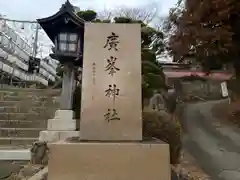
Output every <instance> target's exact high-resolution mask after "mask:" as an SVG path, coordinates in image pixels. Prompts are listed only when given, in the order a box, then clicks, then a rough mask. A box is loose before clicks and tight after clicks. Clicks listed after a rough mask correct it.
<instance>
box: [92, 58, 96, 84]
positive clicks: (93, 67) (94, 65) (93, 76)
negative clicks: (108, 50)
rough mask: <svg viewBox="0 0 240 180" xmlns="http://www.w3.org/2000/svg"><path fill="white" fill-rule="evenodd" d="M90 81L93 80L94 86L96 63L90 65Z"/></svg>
mask: <svg viewBox="0 0 240 180" xmlns="http://www.w3.org/2000/svg"><path fill="white" fill-rule="evenodd" d="M92 80H93V85H95V84H96V63H95V62H93V63H92Z"/></svg>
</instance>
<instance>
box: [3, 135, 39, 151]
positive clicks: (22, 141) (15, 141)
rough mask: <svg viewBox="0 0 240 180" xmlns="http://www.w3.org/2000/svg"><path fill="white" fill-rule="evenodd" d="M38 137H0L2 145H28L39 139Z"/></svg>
mask: <svg viewBox="0 0 240 180" xmlns="http://www.w3.org/2000/svg"><path fill="white" fill-rule="evenodd" d="M37 140H38V138H37V137H36V138H29V137H27V138H24V137H21V138H19V137H0V145H6V146H9V145H11V146H19V147H22V148H23V147H26V146H29V145H31V144H32V143H33V142H35V141H37Z"/></svg>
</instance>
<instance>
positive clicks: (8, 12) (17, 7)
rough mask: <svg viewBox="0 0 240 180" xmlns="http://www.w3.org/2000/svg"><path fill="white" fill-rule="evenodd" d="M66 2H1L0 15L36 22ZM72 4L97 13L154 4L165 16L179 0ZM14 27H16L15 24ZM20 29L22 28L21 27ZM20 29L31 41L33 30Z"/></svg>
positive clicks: (77, 0) (94, 0) (80, 0)
mask: <svg viewBox="0 0 240 180" xmlns="http://www.w3.org/2000/svg"><path fill="white" fill-rule="evenodd" d="M65 1H66V0H0V14H1V15H4V16H5V17H7V18H10V19H17V20H36V19H37V18H44V17H48V16H50V15H52V14H54V13H56V12H57V11H58V10H59V8H60V7H61V5H62V4H63V3H64V2H65ZM70 2H71V3H72V4H73V5H75V6H77V7H80V9H94V10H96V11H97V12H100V11H101V10H103V9H111V8H116V7H119V6H128V7H144V6H145V5H147V4H151V3H154V4H156V5H157V6H158V9H159V15H160V16H161V15H163V16H164V15H167V14H168V11H169V9H170V8H171V7H173V6H174V4H175V3H176V2H177V0H70ZM10 26H11V25H10ZM14 26H16V25H15V24H14ZM18 27H21V25H20V26H18ZM18 27H16V29H18V32H19V33H20V34H22V35H24V36H25V35H26V36H27V35H29V37H24V38H25V39H31V37H32V36H33V35H34V34H33V33H34V32H33V31H32V30H31V33H30V32H29V31H28V30H27V28H25V29H24V30H25V32H22V30H21V28H18ZM14 29H15V28H14ZM44 36H45V35H44ZM40 39H42V40H43V43H44V44H46V43H45V42H47V41H46V40H45V37H42V38H40ZM30 41H31V40H30ZM30 44H31V43H30ZM49 46H50V45H49Z"/></svg>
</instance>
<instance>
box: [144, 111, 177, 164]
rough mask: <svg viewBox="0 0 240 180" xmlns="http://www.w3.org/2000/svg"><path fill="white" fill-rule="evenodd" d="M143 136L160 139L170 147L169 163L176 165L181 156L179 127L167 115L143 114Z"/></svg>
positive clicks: (154, 112)
mask: <svg viewBox="0 0 240 180" xmlns="http://www.w3.org/2000/svg"><path fill="white" fill-rule="evenodd" d="M143 134H144V135H146V136H151V137H155V138H157V139H160V140H162V141H164V142H166V143H168V144H169V146H170V162H171V164H173V165H174V164H178V163H179V160H180V155H181V148H182V143H181V125H180V123H179V122H178V121H173V120H172V119H171V117H170V115H168V114H167V113H164V114H163V113H160V112H156V111H152V112H143Z"/></svg>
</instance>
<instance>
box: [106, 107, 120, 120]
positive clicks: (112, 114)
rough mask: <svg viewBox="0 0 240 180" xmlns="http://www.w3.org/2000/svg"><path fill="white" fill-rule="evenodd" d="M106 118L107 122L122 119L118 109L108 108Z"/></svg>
mask: <svg viewBox="0 0 240 180" xmlns="http://www.w3.org/2000/svg"><path fill="white" fill-rule="evenodd" d="M104 118H105V120H106V121H107V122H110V121H116V120H117V121H119V120H120V117H119V116H118V113H117V110H116V109H108V111H107V113H106V114H104Z"/></svg>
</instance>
